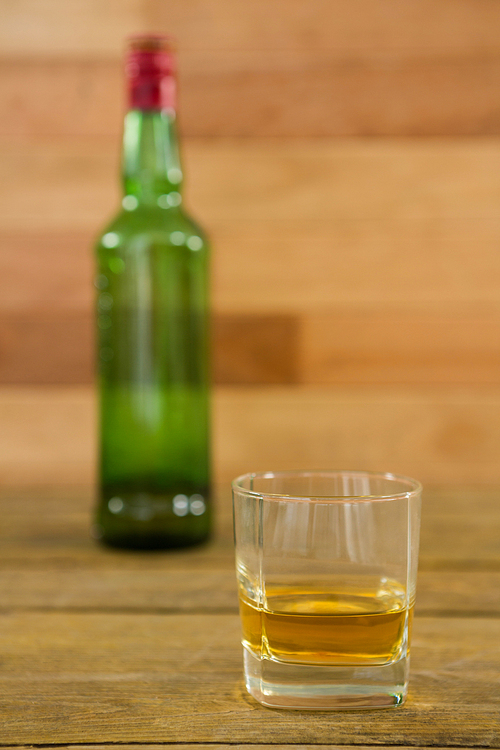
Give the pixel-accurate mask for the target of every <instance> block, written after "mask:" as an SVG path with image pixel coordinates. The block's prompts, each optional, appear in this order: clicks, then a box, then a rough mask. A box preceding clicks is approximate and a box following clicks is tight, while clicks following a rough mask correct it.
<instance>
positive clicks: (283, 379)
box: [212, 315, 299, 384]
mask: <svg viewBox="0 0 500 750" xmlns="http://www.w3.org/2000/svg"><path fill="white" fill-rule="evenodd" d="M212 331H213V377H214V381H215V382H216V383H218V384H243V383H244V384H248V383H266V384H267V383H275V384H280V383H281V384H286V383H295V382H297V381H298V379H299V378H298V363H299V324H298V319H297V317H296V316H293V315H287V316H285V315H259V316H255V315H254V316H249V315H217V316H215V317H214V319H213V326H212Z"/></svg>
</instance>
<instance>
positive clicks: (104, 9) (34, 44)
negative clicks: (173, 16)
mask: <svg viewBox="0 0 500 750" xmlns="http://www.w3.org/2000/svg"><path fill="white" fill-rule="evenodd" d="M0 14H1V17H2V23H1V24H0V28H1V32H0V47H1V49H2V51H3V54H7V53H11V54H22V55H25V54H31V55H34V54H36V55H47V56H49V57H50V56H52V55H54V54H57V53H64V54H68V55H73V56H75V57H78V56H79V55H82V54H84V55H87V54H88V53H89V52H94V53H101V54H107V55H113V56H116V55H117V54H119V52H120V51H121V49H122V46H123V39H124V37H125V36H127V35H129V34H133V33H137V31H138V29H142V24H143V18H144V16H143V3H142V0H107V2H106V3H100V2H98V1H97V0H68V2H64V1H63V0H16V2H15V3H11V2H9V0H1V3H0Z"/></svg>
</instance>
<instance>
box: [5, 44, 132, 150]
mask: <svg viewBox="0 0 500 750" xmlns="http://www.w3.org/2000/svg"><path fill="white" fill-rule="evenodd" d="M72 37H74V34H72ZM26 52H27V58H22V59H6V58H3V59H0V96H1V98H2V101H3V102H4V108H3V117H2V123H1V125H0V134H1V135H5V134H10V135H13V136H19V135H25V136H39V135H79V136H89V135H111V136H114V137H115V138H116V141H117V144H118V141H119V138H120V133H121V128H122V121H123V109H124V106H125V102H124V82H123V75H122V69H121V65H120V63H119V61H118V60H116V61H112V60H92V59H91V60H71V59H64V60H43V59H42V60H39V59H36V58H33V57H32V56H31V55H30V54H29V50H28V49H27V50H26Z"/></svg>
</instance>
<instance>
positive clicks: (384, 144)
mask: <svg viewBox="0 0 500 750" xmlns="http://www.w3.org/2000/svg"><path fill="white" fill-rule="evenodd" d="M185 156H186V165H187V170H186V171H187V177H188V179H187V187H188V191H187V200H188V205H189V206H192V207H193V208H194V209H195V214H196V215H197V216H199V217H200V220H201V221H202V223H203V224H204V225H205V226H206V227H207V228H208V229H209V228H210V226H211V225H212V224H217V225H220V224H222V223H225V222H227V221H229V222H231V223H232V224H233V225H234V223H239V224H244V223H245V224H246V225H247V227H251V226H252V224H253V222H259V223H260V226H262V222H264V221H266V222H272V223H273V224H274V225H275V227H278V226H279V225H280V224H284V225H285V226H286V224H287V223H288V222H289V221H294V222H295V221H308V222H313V221H315V222H319V221H327V222H332V221H338V220H341V221H344V222H345V221H353V220H356V221H358V222H359V221H365V220H376V219H377V220H380V219H383V220H387V219H391V221H415V220H417V219H426V220H428V221H429V220H431V219H432V220H448V221H452V220H455V219H456V220H460V221H464V220H470V219H474V220H477V219H490V220H491V219H494V220H498V219H499V218H500V209H499V206H500V148H499V142H498V140H497V139H495V138H477V139H471V138H469V139H453V140H451V139H450V140H446V139H429V140H421V139H404V140H384V139H376V140H370V139H358V140H355V139H340V140H338V139H316V140H303V139H291V140H283V141H276V140H272V139H250V140H239V141H235V140H231V139H220V140H196V139H191V140H189V139H188V141H187V142H186V148H185ZM0 157H1V159H2V166H3V170H4V176H5V177H4V181H3V182H2V185H1V187H0V198H1V208H0V227H1V228H2V231H3V232H7V231H9V232H12V231H20V230H23V231H40V230H42V229H43V230H46V231H86V232H88V231H95V230H96V229H98V228H99V227H100V226H102V224H103V221H105V220H106V218H107V217H109V216H111V214H112V212H113V211H114V210H116V206H117V203H118V201H117V198H118V150H117V144H116V142H115V140H114V139H112V138H67V139H60V138H59V139H56V138H43V139H42V138H40V139H36V140H33V141H28V142H24V141H15V142H7V141H5V140H3V141H2V142H0Z"/></svg>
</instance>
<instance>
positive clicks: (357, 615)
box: [240, 582, 413, 665]
mask: <svg viewBox="0 0 500 750" xmlns="http://www.w3.org/2000/svg"><path fill="white" fill-rule="evenodd" d="M240 613H241V620H242V626H243V645H244V646H246V647H247V648H249V649H250V650H252V651H253V652H254V653H257V654H260V655H262V656H265V657H267V658H271V659H276V660H279V661H282V662H292V663H295V664H329V665H337V664H338V665H347V664H353V665H355V664H364V665H370V664H387V663H389V662H391V661H393V660H394V659H396V658H398V657H399V655H400V653H401V650H402V647H403V646H404V644H405V630H406V629H405V625H406V622H407V621H408V630H409V628H410V626H411V619H412V615H413V607H407V606H406V604H405V596H404V590H403V589H402V587H401V586H399V585H398V584H396V583H395V582H392V583H391V582H388V583H386V584H385V585H384V587H382V588H378V589H374V590H366V591H358V590H348V589H346V590H343V591H325V590H323V591H321V590H318V591H314V590H303V589H298V588H291V587H287V588H281V589H280V588H278V587H276V588H275V589H268V590H266V598H265V605H264V606H262V607H259V606H257V605H256V603H255V602H253V601H251V600H250V599H249V598H248V597H247V596H246V594H245V592H244V591H240Z"/></svg>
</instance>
